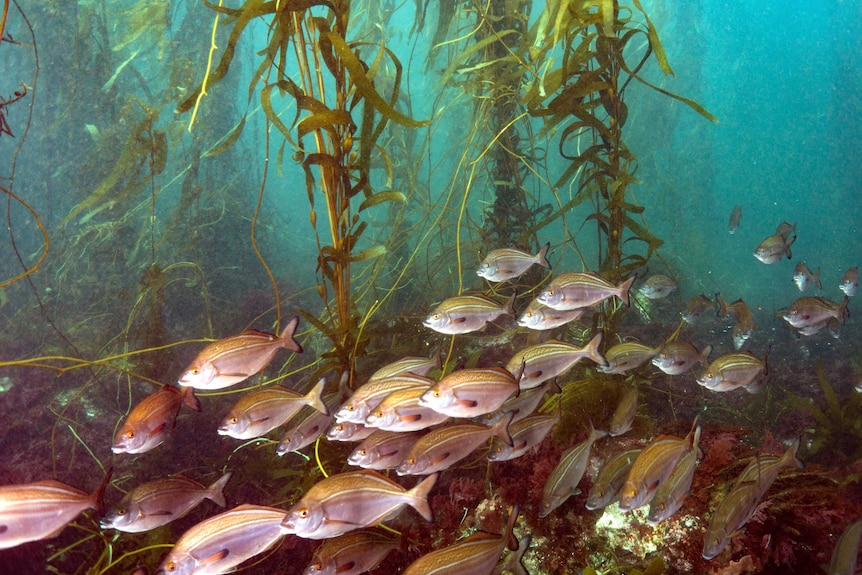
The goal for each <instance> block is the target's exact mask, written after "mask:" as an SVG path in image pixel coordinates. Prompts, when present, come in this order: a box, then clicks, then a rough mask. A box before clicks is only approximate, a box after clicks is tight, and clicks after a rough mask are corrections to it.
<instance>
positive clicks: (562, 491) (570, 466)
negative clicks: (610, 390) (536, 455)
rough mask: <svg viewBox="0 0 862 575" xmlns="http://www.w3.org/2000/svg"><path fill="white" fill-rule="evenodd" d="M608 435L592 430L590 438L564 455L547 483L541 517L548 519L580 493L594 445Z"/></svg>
mask: <svg viewBox="0 0 862 575" xmlns="http://www.w3.org/2000/svg"><path fill="white" fill-rule="evenodd" d="M607 434H608V432H607V431H601V430H598V429H591V430H590V436H589V437H588V438H587V439H586V440H584V441H582V442H581V443H579V444H577V445H576V446H574V447H572V448H571V449H569V450H568V451H566V452H565V453H563V455H562V457H561V458H560V462H559V463H557V466H556V467H554V469H553V471H551V474H550V475H549V476H548V479H547V480H546V481H545V486H544V488H543V489H542V503H541V506H540V508H539V517H547V516H548V515H550V513H551V512H552V511H553V510H554V509H556V508H557V507H559V506H560V505H562V504H563V503H565V501H566V499H568V498H569V497H570V496H572V495H575V494H577V493H580V490H579V489H578V483H580V482H581V478H582V477H583V476H584V471H586V469H587V463H588V462H589V460H590V450H591V449H592V447H593V443H595V442H596V441H597V440H599V439H601V438H602V437H604V436H606V435H607Z"/></svg>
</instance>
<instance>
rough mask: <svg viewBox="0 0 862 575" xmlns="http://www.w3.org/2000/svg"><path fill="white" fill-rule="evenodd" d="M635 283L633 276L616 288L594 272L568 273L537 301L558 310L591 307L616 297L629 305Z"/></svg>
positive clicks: (541, 294) (553, 283)
mask: <svg viewBox="0 0 862 575" xmlns="http://www.w3.org/2000/svg"><path fill="white" fill-rule="evenodd" d="M634 281H635V276H632V277H630V278H629V279H627V280H626V281H624V282H623V283H621V284H620V285H618V286H615V285H614V284H612V283H611V282H609V281H608V280H606V279H605V278H603V277H602V276H600V275H598V274H596V273H593V272H566V273H562V274H560V275H558V276H557V277H555V278H554V279H552V280H551V283H550V284H548V285H547V287H545V289H544V290H542V293H540V294H539V296H538V297H537V298H536V299H537V300H538V301H539V303H543V304H545V305H546V306H548V307H550V308H553V309H557V310H570V309H577V308H582V307H589V306H592V305H596V304H598V303H601V302H603V301H605V300H606V299H609V298H612V297H614V296H616V297H618V298H620V299H621V300H622V302H623V303H624V304H625V305H629V289H630V288H631V286H632V282H634Z"/></svg>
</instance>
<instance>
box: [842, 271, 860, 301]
mask: <svg viewBox="0 0 862 575" xmlns="http://www.w3.org/2000/svg"><path fill="white" fill-rule="evenodd" d="M838 289H840V290H841V291H843V292H844V295H846V296H847V297H853V296H854V295H856V290H857V289H859V268H857V267H856V266H853V267H852V268H850V269H849V270H847V271H846V272H844V275H843V276H842V277H841V283H840V284H838Z"/></svg>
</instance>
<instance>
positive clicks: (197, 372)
mask: <svg viewBox="0 0 862 575" xmlns="http://www.w3.org/2000/svg"><path fill="white" fill-rule="evenodd" d="M189 371H190V372H191V374H192V375H197V374H199V373H200V372H201V370H200V369H199V368H197V367H193V368H191V369H190V370H189Z"/></svg>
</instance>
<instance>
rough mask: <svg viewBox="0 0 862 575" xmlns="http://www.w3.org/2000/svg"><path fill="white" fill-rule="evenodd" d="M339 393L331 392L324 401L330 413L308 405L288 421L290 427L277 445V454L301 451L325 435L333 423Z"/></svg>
mask: <svg viewBox="0 0 862 575" xmlns="http://www.w3.org/2000/svg"><path fill="white" fill-rule="evenodd" d="M338 395H339V394H338V393H334V394H331V395H330V396H329V397H327V398H326V399H324V401H323V403H324V404H326V408H327V410H328V411H329V413H320V412H319V411H317V410H316V409H314V408H313V407H311V406H309V405H306V406H303V408H302V409H301V410H300V411H299V413H297V414H296V415H294V416H293V417H291V418H290V419H289V420H288V421H287V425H288V428H287V430H286V431H285V432H284V435H282V436H281V441H279V442H278V445H276V446H275V454H276V455H278V456H279V457H281V456H282V455H284V454H285V453H289V452H291V451H299V450H300V449H302V448H304V447H308V446H309V445H311V444H312V443H314V442H315V441H317V438H318V437H320V436H321V435H323V434H324V433H325V432H326V430H327V429H328V428H329V426H331V425H332V422H333V418H332V412H333V410H334V409H335V407H336V406H337V402H338Z"/></svg>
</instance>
